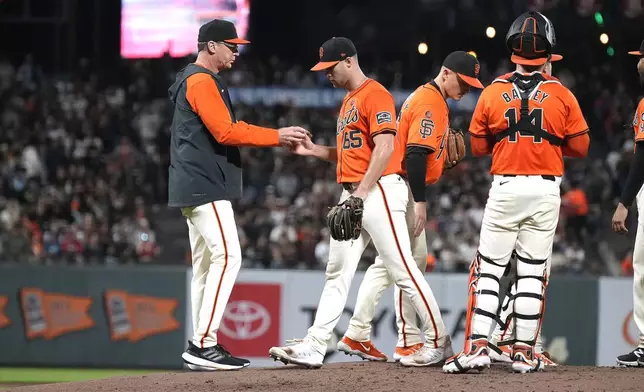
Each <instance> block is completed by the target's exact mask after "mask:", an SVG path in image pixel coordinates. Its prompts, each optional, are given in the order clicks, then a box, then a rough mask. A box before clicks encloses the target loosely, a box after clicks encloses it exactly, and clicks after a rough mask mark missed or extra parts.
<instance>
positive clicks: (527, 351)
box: [512, 344, 544, 373]
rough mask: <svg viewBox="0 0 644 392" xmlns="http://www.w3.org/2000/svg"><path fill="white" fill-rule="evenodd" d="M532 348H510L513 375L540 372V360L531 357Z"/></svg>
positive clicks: (541, 367) (516, 346) (517, 346)
mask: <svg viewBox="0 0 644 392" xmlns="http://www.w3.org/2000/svg"><path fill="white" fill-rule="evenodd" d="M533 353H534V351H533V348H532V347H530V346H524V345H517V344H515V345H514V347H513V348H512V371H513V372H514V373H532V372H540V371H542V370H543V368H544V364H543V362H542V361H541V359H539V358H537V356H536V355H533Z"/></svg>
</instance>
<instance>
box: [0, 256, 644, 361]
mask: <svg viewBox="0 0 644 392" xmlns="http://www.w3.org/2000/svg"><path fill="white" fill-rule="evenodd" d="M362 278H363V273H357V274H356V277H355V281H354V284H353V286H352V288H351V291H350V293H349V300H348V301H347V304H346V306H345V308H344V312H343V315H342V317H341V319H340V321H339V323H338V326H337V327H336V329H335V331H334V337H333V339H332V342H331V343H330V344H329V347H330V350H329V352H328V355H327V358H326V361H327V362H342V361H348V360H352V359H351V358H349V357H346V356H344V355H343V354H340V353H338V352H335V351H334V350H333V348H334V347H335V343H336V342H337V339H339V338H341V337H342V334H343V333H344V331H345V329H346V327H347V325H348V322H349V319H350V317H351V313H352V311H353V307H354V305H355V298H356V294H357V291H358V286H359V283H360V282H361V281H362ZM426 278H427V281H428V282H429V284H430V286H431V287H432V289H433V291H434V294H435V296H436V298H437V300H438V303H439V304H440V307H441V313H442V315H443V318H444V320H445V324H446V326H447V329H448V331H449V332H450V334H451V336H452V339H453V342H454V347H455V349H459V348H460V347H461V346H462V344H463V333H464V330H465V326H464V321H465V312H466V309H465V307H466V303H467V300H466V299H467V298H466V294H467V291H466V289H467V287H466V286H467V276H466V275H464V274H427V275H426ZM190 279H191V271H190V270H189V269H187V268H183V267H176V268H169V267H156V266H140V267H119V268H103V267H100V268H99V267H83V268H77V267H15V266H12V267H7V266H4V267H0V365H27V366H91V367H127V368H132V367H147V368H181V367H182V362H181V359H180V355H181V352H182V351H183V349H184V348H185V345H186V342H187V340H188V339H189V337H190V333H191V332H190V331H191V330H192V326H191V320H190V318H191V316H190V311H189V309H190V307H189V303H188V298H189V290H190ZM323 285H324V274H323V273H322V272H320V271H279V270H244V271H242V272H241V274H240V276H239V279H238V284H237V285H236V287H235V289H234V290H233V294H232V296H231V300H230V302H229V304H228V308H227V309H226V313H225V315H224V319H223V322H222V326H221V330H220V341H221V343H223V344H224V345H226V347H227V348H228V349H229V350H231V351H232V352H234V353H235V354H236V355H240V356H244V357H248V358H250V359H251V360H252V362H253V366H267V365H271V364H272V361H270V359H269V358H268V357H267V354H268V348H269V347H271V346H273V345H281V344H282V343H283V342H284V341H285V340H287V339H293V338H302V337H304V335H305V334H306V330H307V328H308V327H309V326H310V325H311V323H312V322H313V318H314V316H315V312H316V309H317V304H318V299H319V295H320V292H321V290H322V287H323ZM631 293H632V281H631V280H630V279H628V278H603V279H599V280H597V279H589V278H571V277H557V276H555V277H553V278H552V279H551V283H550V286H549V288H548V292H547V299H548V301H547V306H546V317H545V320H544V326H543V335H544V338H545V346H546V349H547V350H548V351H549V352H550V353H551V354H552V355H553V356H554V357H555V358H556V359H557V360H558V361H560V362H562V363H567V364H574V365H594V364H598V365H608V366H610V365H613V364H614V363H615V362H614V359H615V356H616V355H618V354H620V353H623V352H626V351H628V350H630V349H631V347H632V344H633V342H634V341H636V340H637V333H636V329H635V325H634V322H633V321H632V317H630V316H629V314H630V310H631V306H632V297H631ZM372 338H373V340H374V343H375V344H376V345H377V346H378V347H379V348H380V349H381V350H383V351H384V352H385V353H386V354H388V355H391V354H392V352H393V349H394V346H395V344H396V340H397V337H396V327H395V316H394V308H393V289H392V288H389V289H388V290H387V291H386V292H385V294H384V296H383V300H382V301H381V303H380V304H378V307H377V308H376V317H375V320H374V327H373V336H372Z"/></svg>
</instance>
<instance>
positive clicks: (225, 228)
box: [181, 200, 241, 348]
mask: <svg viewBox="0 0 644 392" xmlns="http://www.w3.org/2000/svg"><path fill="white" fill-rule="evenodd" d="M181 213H182V214H183V216H185V218H186V221H187V222H188V235H189V237H190V249H191V251H192V283H191V287H190V301H191V304H192V325H193V337H192V343H194V344H195V345H196V346H197V347H201V348H206V347H212V346H215V345H217V331H218V330H219V324H220V323H221V318H222V317H223V315H224V310H225V309H226V305H227V304H228V299H229V298H230V293H231V292H232V290H233V286H234V285H235V280H236V279H237V275H238V274H239V269H240V267H241V246H240V245H239V237H238V235H237V226H236V224H235V214H234V212H233V207H232V204H231V202H230V201H228V200H218V201H215V202H211V203H208V204H203V205H201V206H198V207H190V208H182V209H181Z"/></svg>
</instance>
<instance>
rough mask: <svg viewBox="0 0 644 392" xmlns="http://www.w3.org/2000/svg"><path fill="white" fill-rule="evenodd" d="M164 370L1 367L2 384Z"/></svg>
mask: <svg viewBox="0 0 644 392" xmlns="http://www.w3.org/2000/svg"><path fill="white" fill-rule="evenodd" d="M162 371H163V370H124V369H66V368H60V369H58V368H11V367H0V383H14V382H24V383H53V382H71V381H85V380H95V379H99V378H107V377H116V376H135V375H141V374H151V373H158V372H162Z"/></svg>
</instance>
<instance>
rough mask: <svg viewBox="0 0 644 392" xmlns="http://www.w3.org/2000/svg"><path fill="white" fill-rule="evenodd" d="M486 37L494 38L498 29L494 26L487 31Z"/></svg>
mask: <svg viewBox="0 0 644 392" xmlns="http://www.w3.org/2000/svg"><path fill="white" fill-rule="evenodd" d="M485 35H487V37H488V38H494V37H495V36H496V29H495V28H494V27H492V26H490V27H488V28H487V29H485Z"/></svg>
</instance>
